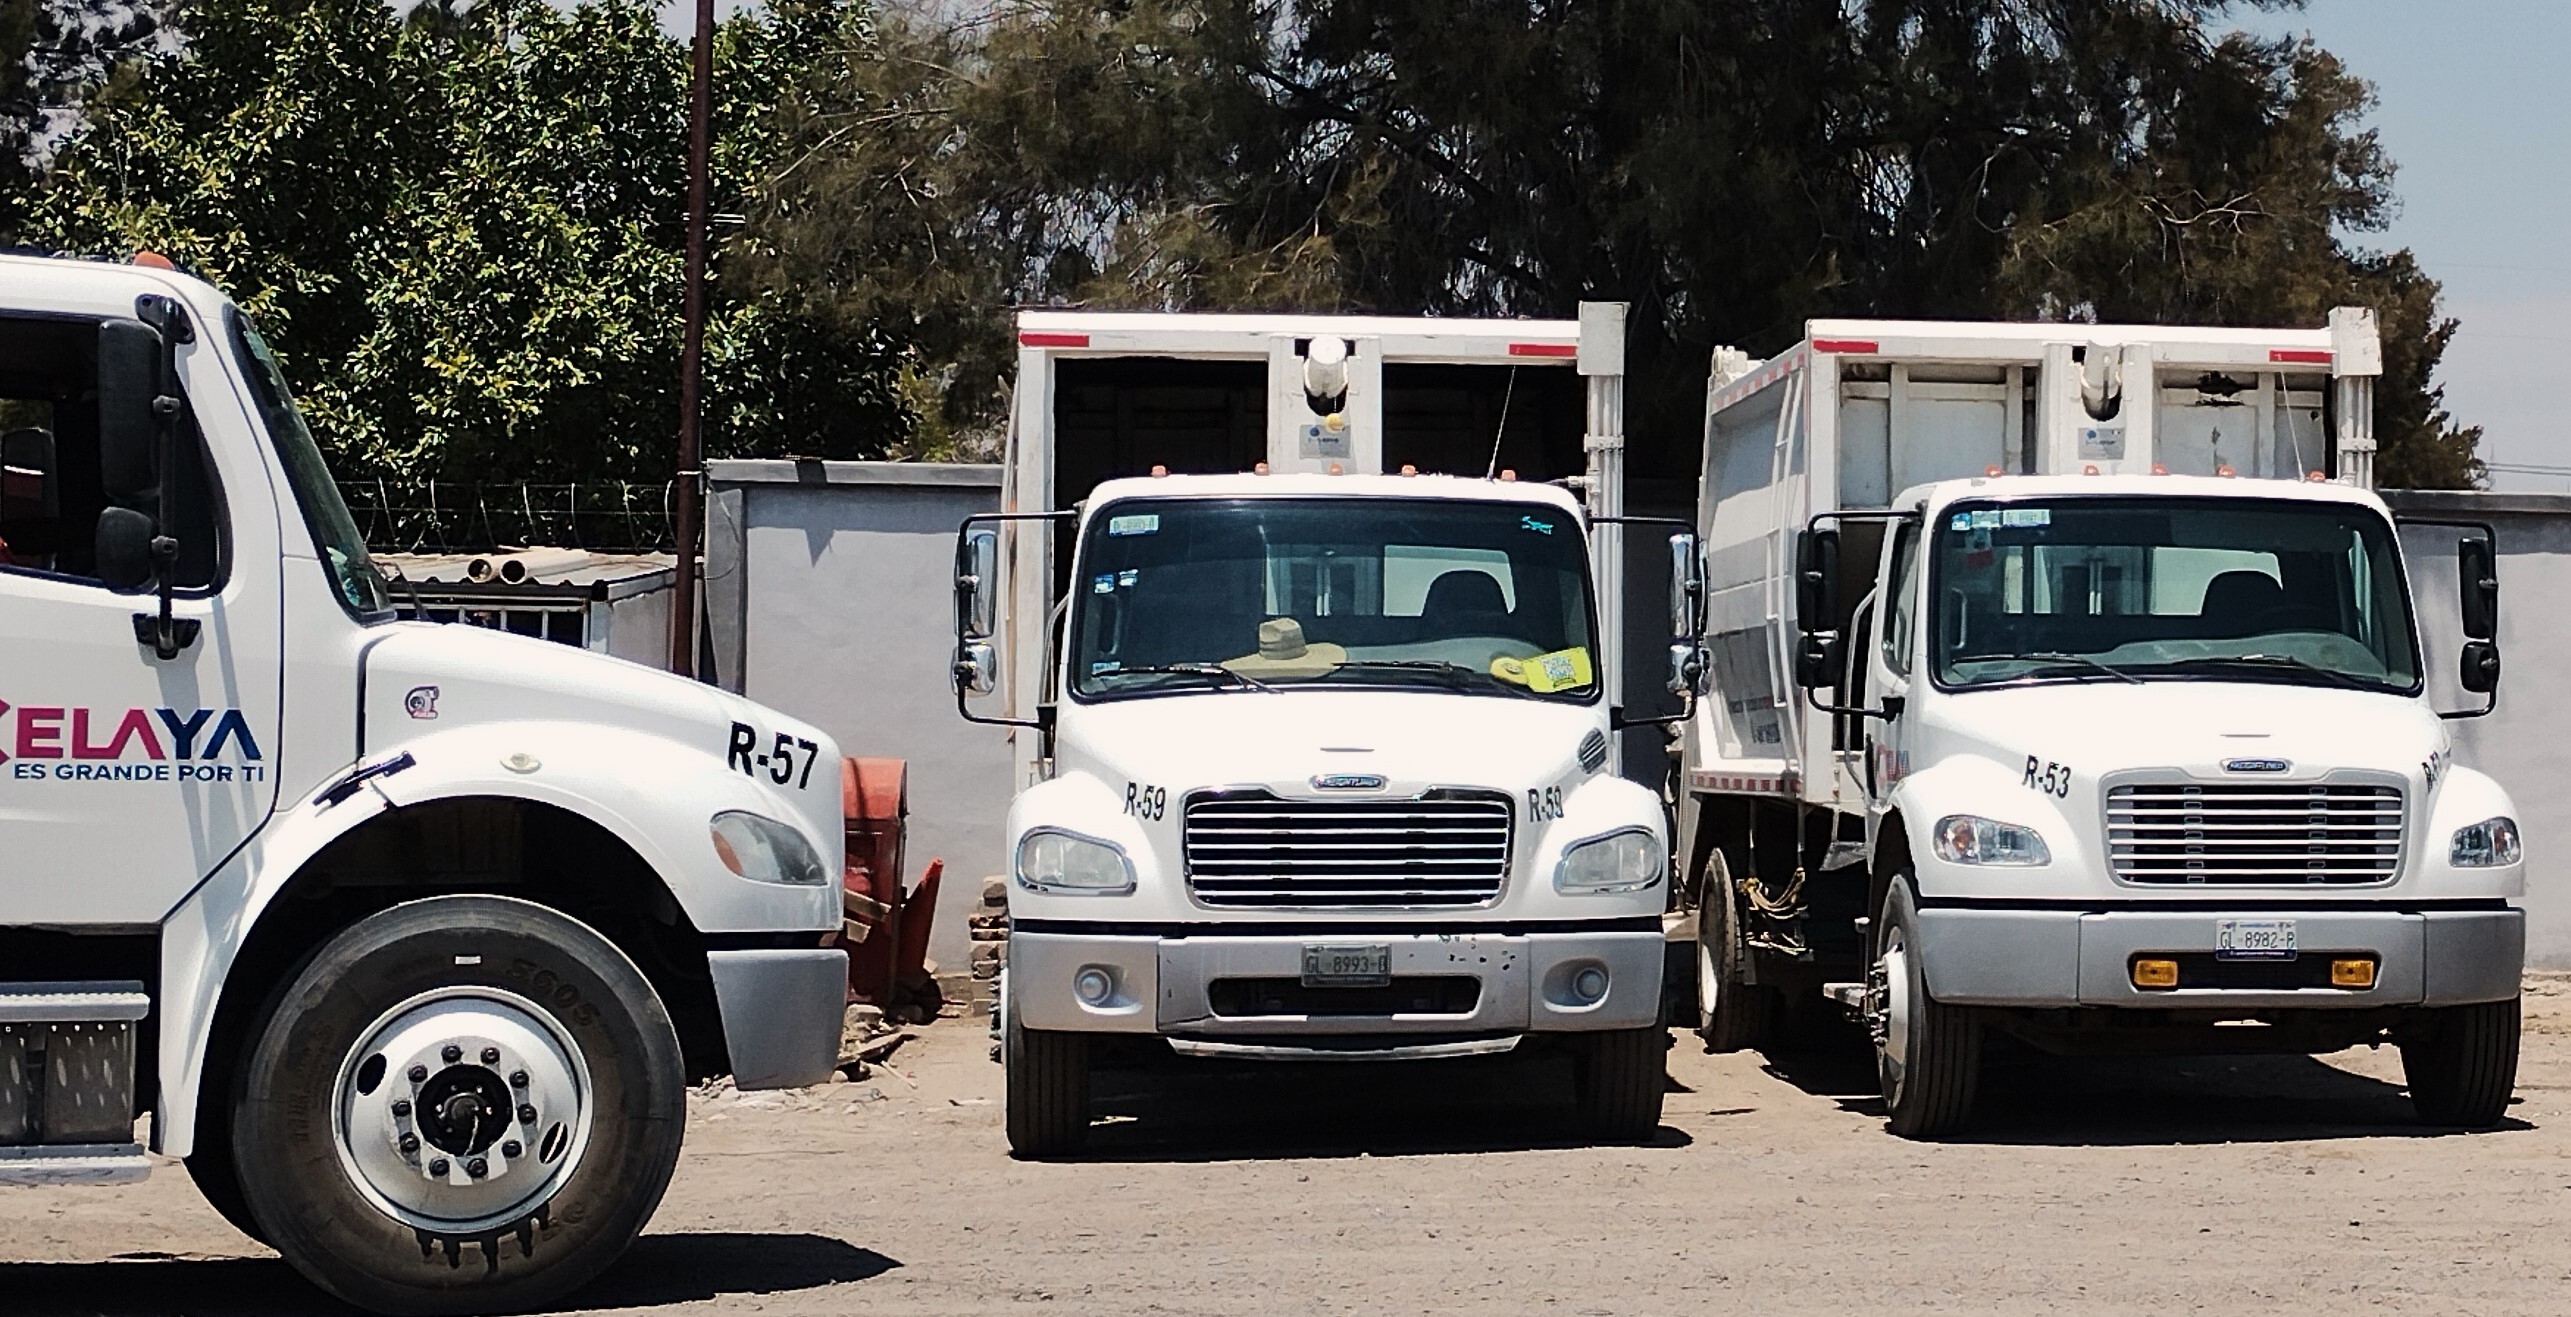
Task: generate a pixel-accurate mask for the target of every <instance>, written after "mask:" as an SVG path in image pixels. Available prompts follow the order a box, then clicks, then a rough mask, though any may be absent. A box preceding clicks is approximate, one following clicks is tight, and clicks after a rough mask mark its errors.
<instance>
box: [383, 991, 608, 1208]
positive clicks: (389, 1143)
mask: <svg viewBox="0 0 2571 1317" xmlns="http://www.w3.org/2000/svg"><path fill="white" fill-rule="evenodd" d="M340 1073H341V1077H340V1081H339V1091H338V1094H337V1101H336V1103H335V1104H334V1111H335V1112H336V1115H337V1133H338V1136H339V1153H340V1160H341V1163H342V1165H343V1166H344V1167H345V1168H346V1169H347V1171H348V1172H349V1175H350V1177H351V1178H352V1179H353V1180H354V1181H355V1182H356V1183H357V1186H358V1188H359V1189H360V1190H361V1191H362V1192H363V1193H364V1194H365V1195H366V1197H367V1198H368V1199H370V1200H371V1201H373V1202H374V1203H375V1205H376V1206H377V1207H379V1208H381V1209H383V1210H384V1211H385V1212H386V1213H387V1214H388V1215H390V1216H392V1217H393V1218H394V1219H396V1220H398V1221H402V1222H404V1223H405V1224H408V1225H411V1226H415V1227H417V1228H420V1229H424V1230H431V1231H436V1232H439V1233H446V1234H462V1233H471V1232H473V1231H476V1230H489V1229H497V1228H500V1227H503V1226H506V1225H509V1224H512V1223H514V1222H515V1221H518V1220H521V1219H524V1218H525V1217H526V1216H527V1215H529V1214H531V1213H533V1212H534V1211H535V1210H536V1209H538V1208H540V1207H542V1206H543V1205H544V1203H545V1202H546V1201H547V1200H549V1199H550V1198H551V1197H552V1196H553V1194H554V1192H555V1191H556V1190H558V1189H559V1188H561V1186H562V1182H563V1181H564V1180H565V1179H566V1178H567V1177H568V1176H569V1175H570V1173H571V1170H572V1167H573V1166H574V1165H575V1164H576V1163H577V1162H578V1160H579V1154H580V1151H581V1149H582V1148H583V1147H585V1146H586V1144H587V1143H588V1138H589V1128H590V1123H591V1110H590V1104H591V1092H590V1082H589V1070H588V1067H587V1065H586V1064H585V1063H584V1062H583V1061H582V1059H581V1057H580V1054H579V1051H578V1049H577V1048H576V1047H575V1046H574V1045H573V1044H572V1042H571V1039H570V1037H569V1035H568V1034H567V1033H566V1032H565V1031H564V1030H563V1028H562V1026H561V1025H560V1024H559V1023H558V1022H557V1021H556V1020H555V1019H554V1018H553V1016H552V1015H551V1013H549V1012H547V1011H545V1010H544V1009H543V1008H541V1007H538V1006H537V1005H536V1004H535V1003H533V1002H531V1001H528V1000H527V999H525V998H523V997H519V996H517V995H516V994H514V993H510V992H506V991H503V990H500V989H496V988H487V987H480V986H473V987H458V988H451V989H444V990H441V991H439V992H434V993H429V994H425V995H423V996H421V997H418V998H414V999H413V1000H411V1001H408V1002H405V1003H403V1004H402V1005H400V1006H397V1007H395V1008H394V1009H393V1010H391V1011H388V1012H386V1013H385V1014H384V1016H383V1017H382V1018H380V1019H378V1020H377V1021H376V1022H375V1024H374V1026H373V1027H372V1028H370V1029H368V1030H367V1031H366V1032H365V1033H363V1034H361V1035H360V1036H359V1038H358V1041H357V1044H356V1046H355V1047H353V1048H352V1049H351V1050H350V1052H349V1054H348V1058H347V1061H346V1063H345V1064H344V1065H343V1066H342V1067H341V1072H340Z"/></svg>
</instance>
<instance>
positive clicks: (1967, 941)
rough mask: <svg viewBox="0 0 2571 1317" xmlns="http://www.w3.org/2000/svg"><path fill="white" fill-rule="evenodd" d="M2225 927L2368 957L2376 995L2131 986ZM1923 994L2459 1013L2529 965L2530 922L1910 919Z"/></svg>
mask: <svg viewBox="0 0 2571 1317" xmlns="http://www.w3.org/2000/svg"><path fill="white" fill-rule="evenodd" d="M2223 919H2291V920H2293V921H2294V922H2295V924H2296V941H2297V943H2298V946H2299V948H2300V954H2301V955H2302V956H2303V957H2305V958H2311V957H2318V956H2328V955H2331V954H2333V953H2339V954H2352V955H2372V956H2373V957H2375V959H2376V970H2375V982H2374V986H2373V987H2371V988H2356V989H2352V988H2324V987H2294V988H2242V987H2179V988H2171V989H2142V988H2137V987H2135V986H2134V985H2133V981H2132V978H2131V969H2130V962H2131V961H2132V959H2133V958H2134V957H2136V956H2141V955H2165V956H2166V955H2174V956H2181V957H2194V956H2202V955H2209V954H2210V953H2211V952H2212V950H2213V947H2214V926H2215V924H2216V922H2217V921H2219V920H2223ZM1918 920H1919V928H1918V954H1919V956H1920V965H1921V968H1922V970H1923V971H1924V972H1925V974H1926V976H1927V981H1928V991H1929V995H1931V996H1933V997H1935V998H1936V999H1937V1000H1939V1001H1942V1002H1948V1003H1951V1004H1954V1005H1959V1006H2051V1007H2061V1006H2122V1007H2137V1008H2146V1009H2170V1008H2177V1007H2225V1008H2229V1007H2248V1008H2258V1009H2273V1008H2297V1007H2305V1008H2312V1009H2319V1010H2344V1009H2353V1008H2358V1007H2367V1006H2456V1005H2463V1004H2465V1003H2469V1002H2486V1001H2505V1000H2507V999H2508V998H2511V997H2514V996H2516V995H2517V992H2518V977H2519V972H2520V971H2521V969H2523V967H2524V965H2525V962H2526V916H2525V914H2524V912H2522V911H2518V910H2510V909H2492V910H2426V911H2404V910H2292V909H2287V910H2275V909H2270V910H2261V909H2258V908H2256V907H2249V908H2243V909H2224V910H2183V911H2181V910H2149V909H2131V908H2127V909H2118V910H2106V911H2096V910H2088V911H2084V910H2052V909H1988V908H1974V909H1954V908H1945V909H1940V908H1930V909H1926V910H1921V911H1919V912H1918Z"/></svg>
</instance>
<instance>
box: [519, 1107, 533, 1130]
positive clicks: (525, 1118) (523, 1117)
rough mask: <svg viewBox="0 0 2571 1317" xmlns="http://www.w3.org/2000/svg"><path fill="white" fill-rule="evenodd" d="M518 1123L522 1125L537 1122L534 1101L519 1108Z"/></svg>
mask: <svg viewBox="0 0 2571 1317" xmlns="http://www.w3.org/2000/svg"><path fill="white" fill-rule="evenodd" d="M518 1123H519V1124H521V1125H533V1124H535V1123H536V1108H535V1104H534V1103H528V1104H526V1105H523V1106H521V1107H519V1108H518Z"/></svg>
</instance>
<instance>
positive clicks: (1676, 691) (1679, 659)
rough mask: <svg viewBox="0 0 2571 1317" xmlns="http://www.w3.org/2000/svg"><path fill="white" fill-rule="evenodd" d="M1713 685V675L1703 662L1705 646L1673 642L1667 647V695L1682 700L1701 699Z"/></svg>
mask: <svg viewBox="0 0 2571 1317" xmlns="http://www.w3.org/2000/svg"><path fill="white" fill-rule="evenodd" d="M1712 684H1713V673H1712V672H1711V671H1709V670H1708V667H1707V664H1706V662H1705V646H1703V645H1701V644H1696V643H1693V642H1690V641H1684V640H1680V641H1673V642H1672V643H1671V644H1670V647H1669V693H1670V694H1672V695H1676V696H1678V697H1680V698H1682V699H1685V698H1689V697H1694V698H1699V699H1701V698H1703V697H1704V695H1705V691H1706V688H1707V687H1709V686H1710V685H1712Z"/></svg>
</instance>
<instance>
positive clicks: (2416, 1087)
mask: <svg viewBox="0 0 2571 1317" xmlns="http://www.w3.org/2000/svg"><path fill="white" fill-rule="evenodd" d="M2425 1014H2426V1016H2427V1019H2426V1020H2425V1021H2424V1022H2423V1023H2424V1024H2425V1026H2426V1027H2425V1028H2422V1029H2420V1030H2419V1031H2418V1032H2417V1033H2416V1034H2415V1035H2413V1036H2410V1037H2406V1038H2404V1039H2403V1040H2402V1043H2401V1073H2402V1077H2403V1078H2404V1079H2406V1080H2408V1081H2409V1083H2410V1105H2411V1109H2412V1110H2413V1111H2414V1112H2416V1113H2417V1114H2418V1116H2419V1120H2420V1122H2421V1123H2422V1124H2427V1125H2460V1126H2462V1127H2464V1128H2466V1129H2488V1128H2490V1127H2491V1126H2493V1125H2497V1124H2499V1123H2500V1117H2502V1116H2503V1115H2506V1114H2507V1112H2508V1106H2509V1098H2510V1097H2511V1095H2513V1094H2515V1093H2516V1091H2517V1051H2518V999H2517V998H2515V997H2511V998H2509V999H2508V1000H2507V1001H2493V1002H2477V1003H2475V1004H2473V1005H2470V1006H2442V1007H2438V1008H2436V1009H2434V1010H2430V1011H2427V1012H2425Z"/></svg>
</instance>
